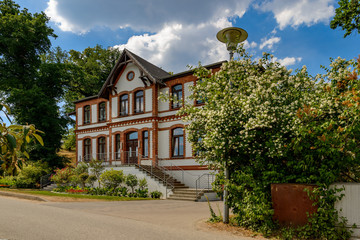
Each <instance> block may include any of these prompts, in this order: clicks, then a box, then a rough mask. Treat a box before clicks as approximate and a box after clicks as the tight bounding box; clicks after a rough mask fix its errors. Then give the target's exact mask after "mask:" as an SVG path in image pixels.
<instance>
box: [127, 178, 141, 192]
mask: <svg viewBox="0 0 360 240" xmlns="http://www.w3.org/2000/svg"><path fill="white" fill-rule="evenodd" d="M125 183H126V185H127V186H128V187H130V188H131V193H134V188H135V187H136V186H137V185H138V179H137V177H136V175H134V174H129V175H127V176H126V180H125Z"/></svg>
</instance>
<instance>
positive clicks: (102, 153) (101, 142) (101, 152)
mask: <svg viewBox="0 0 360 240" xmlns="http://www.w3.org/2000/svg"><path fill="white" fill-rule="evenodd" d="M105 146H106V144H105V137H100V138H99V139H98V160H102V161H105V160H106V148H105Z"/></svg>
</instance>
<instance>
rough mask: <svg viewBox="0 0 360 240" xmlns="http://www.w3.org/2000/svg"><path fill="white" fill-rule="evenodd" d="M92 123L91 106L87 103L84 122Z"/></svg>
mask: <svg viewBox="0 0 360 240" xmlns="http://www.w3.org/2000/svg"><path fill="white" fill-rule="evenodd" d="M89 123H90V106H89V105H86V106H85V107H84V124H89Z"/></svg>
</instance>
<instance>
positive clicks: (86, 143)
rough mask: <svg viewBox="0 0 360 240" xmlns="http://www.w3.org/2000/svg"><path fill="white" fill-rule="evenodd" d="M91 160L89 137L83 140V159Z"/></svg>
mask: <svg viewBox="0 0 360 240" xmlns="http://www.w3.org/2000/svg"><path fill="white" fill-rule="evenodd" d="M90 160H91V139H90V138H87V139H85V140H84V161H85V162H89V161H90Z"/></svg>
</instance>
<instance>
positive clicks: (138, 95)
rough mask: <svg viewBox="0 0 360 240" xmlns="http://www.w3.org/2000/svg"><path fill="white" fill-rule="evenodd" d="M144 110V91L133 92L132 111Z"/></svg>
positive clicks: (140, 111)
mask: <svg viewBox="0 0 360 240" xmlns="http://www.w3.org/2000/svg"><path fill="white" fill-rule="evenodd" d="M143 112H144V91H137V92H135V108H134V113H143Z"/></svg>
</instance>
